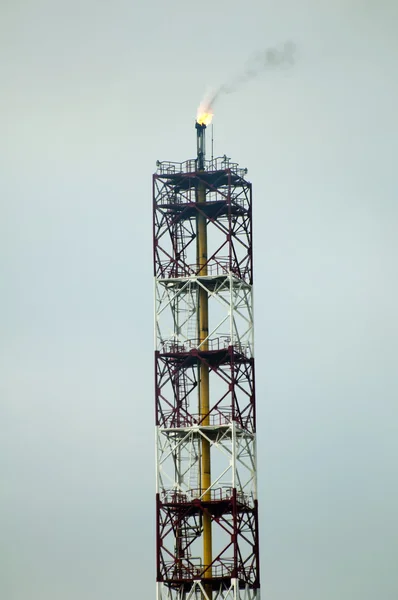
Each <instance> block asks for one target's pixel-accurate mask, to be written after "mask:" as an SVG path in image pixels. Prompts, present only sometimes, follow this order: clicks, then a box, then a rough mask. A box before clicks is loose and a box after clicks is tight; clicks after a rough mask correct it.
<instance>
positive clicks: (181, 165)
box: [156, 155, 247, 178]
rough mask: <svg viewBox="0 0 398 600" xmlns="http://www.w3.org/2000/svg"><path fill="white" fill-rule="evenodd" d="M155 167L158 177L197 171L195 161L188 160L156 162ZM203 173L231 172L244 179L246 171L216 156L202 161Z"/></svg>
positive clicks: (226, 158) (225, 158) (236, 164)
mask: <svg viewBox="0 0 398 600" xmlns="http://www.w3.org/2000/svg"><path fill="white" fill-rule="evenodd" d="M156 166H157V168H158V170H157V172H158V174H159V175H177V174H185V173H195V172H196V171H198V168H197V160H195V159H189V160H186V161H184V162H171V161H166V160H164V161H159V160H158V161H157V163H156ZM204 171H206V172H207V173H213V172H216V171H231V172H232V173H234V174H235V175H237V176H238V177H242V178H243V177H245V175H246V173H247V169H242V168H240V167H239V165H238V163H235V162H232V161H231V160H230V159H229V158H228V157H227V156H225V155H224V156H218V157H217V158H213V159H212V160H205V161H204Z"/></svg>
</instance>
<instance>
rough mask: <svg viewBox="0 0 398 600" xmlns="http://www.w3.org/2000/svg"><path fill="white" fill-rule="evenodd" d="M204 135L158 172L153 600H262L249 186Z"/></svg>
mask: <svg viewBox="0 0 398 600" xmlns="http://www.w3.org/2000/svg"><path fill="white" fill-rule="evenodd" d="M195 126H196V139H197V156H196V158H195V159H192V160H187V161H185V162H182V163H174V162H159V161H158V163H157V172H156V173H155V174H154V175H153V265H154V276H155V415H156V545H157V548H156V569H157V584H156V585H157V596H156V597H157V600H222V599H229V600H254V599H256V600H258V599H259V597H260V578H259V540H258V504H257V484H256V479H257V473H256V404H255V385H254V347H253V291H252V286H253V260H252V247H253V246H252V186H251V183H250V182H249V181H247V179H246V173H247V170H246V169H241V168H239V166H238V165H237V164H236V163H233V162H231V160H230V159H229V158H227V157H226V156H223V157H220V158H215V159H213V158H212V159H211V160H206V152H205V134H206V124H205V123H203V122H202V121H201V120H200V119H198V121H197V122H196V124H195Z"/></svg>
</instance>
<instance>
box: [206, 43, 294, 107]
mask: <svg viewBox="0 0 398 600" xmlns="http://www.w3.org/2000/svg"><path fill="white" fill-rule="evenodd" d="M295 49H296V47H295V44H294V43H293V42H285V44H283V46H282V47H279V48H278V47H274V48H267V49H265V50H262V51H261V52H256V53H255V54H254V55H253V56H252V57H251V58H249V60H248V61H247V62H246V65H245V67H244V69H243V70H242V71H241V72H240V73H238V74H237V75H236V76H234V77H232V78H231V80H229V81H227V82H225V83H223V84H222V85H220V86H219V87H218V88H217V89H216V91H215V92H213V93H212V94H210V95H209V96H208V97H207V99H206V100H205V101H204V102H203V104H202V105H204V106H206V107H207V109H209V111H211V109H212V108H213V106H214V104H215V102H216V101H217V100H218V99H219V97H220V96H222V95H224V94H233V93H234V92H236V91H237V90H238V89H239V88H240V87H241V86H242V85H244V84H245V83H247V82H249V81H251V80H252V79H255V78H256V77H258V76H259V75H261V74H262V73H263V72H264V71H267V70H270V69H277V68H280V67H282V68H283V67H289V66H292V65H293V64H294V52H295Z"/></svg>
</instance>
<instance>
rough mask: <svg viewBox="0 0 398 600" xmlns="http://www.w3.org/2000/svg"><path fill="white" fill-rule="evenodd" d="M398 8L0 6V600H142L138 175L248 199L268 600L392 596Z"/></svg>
mask: <svg viewBox="0 0 398 600" xmlns="http://www.w3.org/2000/svg"><path fill="white" fill-rule="evenodd" d="M397 29H398V4H397V2H396V1H394V0H390V1H387V0H380V1H376V0H363V1H362V2H361V1H359V0H357V1H354V0H351V1H350V0H345V1H343V0H335V1H334V2H332V1H330V0H328V1H326V0H279V1H278V2H277V1H276V0H272V1H271V0H268V1H266V2H262V0H252V1H249V2H237V1H236V0H230V2H228V3H227V2H220V1H219V0H213V1H210V0H205V1H204V2H202V3H196V4H194V3H190V2H182V0H178V1H173V0H171V1H170V2H160V1H159V0H155V1H154V2H142V3H141V2H138V1H137V0H129V1H127V0H114V1H113V2H104V1H98V0H96V1H94V0H79V1H77V0H68V2H67V1H66V0H35V1H33V0H26V1H25V2H22V1H20V0H2V1H1V4H0V78H1V79H0V82H1V93H0V201H1V209H2V218H1V224H0V228H1V231H0V245H1V250H0V255H1V256H0V261H1V279H0V286H1V291H0V335H1V338H0V353H1V357H0V358H1V363H0V369H1V380H0V386H1V387H0V395H1V399H0V411H1V412H0V423H1V436H0V445H1V448H0V470H1V481H2V485H1V488H2V489H1V496H0V521H1V522H0V526H1V534H0V551H1V555H0V597H1V598H2V599H4V600H110V599H112V600H113V599H117V600H128V599H130V600H131V599H132V598H139V599H140V600H153V598H154V597H155V570H154V569H155V566H154V565H155V541H154V525H155V519H154V516H155V512H154V494H155V489H154V481H155V476H154V432H153V430H154V410H153V404H154V400H153V334H152V331H153V308H152V307H153V299H152V294H153V284H152V263H151V261H152V254H151V245H152V234H151V216H152V215H151V174H152V172H153V171H154V170H155V168H156V165H155V163H156V160H157V159H163V160H185V159H187V158H190V157H193V156H194V153H195V131H194V128H193V126H194V118H195V113H196V107H197V105H198V103H199V101H200V100H201V98H202V96H203V94H204V92H205V91H206V89H207V88H208V87H209V86H217V85H218V84H219V83H222V82H223V81H225V80H226V79H228V78H230V77H233V76H234V75H236V73H237V72H239V70H240V69H241V67H242V66H243V65H244V63H245V61H246V59H247V58H248V57H249V56H252V55H253V54H254V53H256V52H259V51H261V50H264V49H265V48H267V47H270V46H273V45H278V44H283V43H284V42H285V41H286V40H292V41H294V43H295V44H296V48H297V50H296V62H295V65H294V66H293V67H292V68H290V69H281V70H274V71H268V72H265V73H263V74H262V75H261V76H260V77H258V78H257V79H256V80H253V81H251V82H249V83H247V84H246V85H244V86H242V87H241V88H240V89H239V90H237V91H236V93H234V94H231V95H225V96H223V97H220V99H219V102H218V104H216V106H215V118H214V127H215V129H214V131H215V152H216V154H219V155H222V154H224V153H226V154H227V155H228V156H230V157H232V158H233V159H234V160H236V161H238V162H239V163H240V164H241V166H242V167H247V168H248V169H249V172H248V178H249V179H250V180H251V181H252V182H253V186H254V210H255V248H254V250H255V253H254V259H255V306H256V321H255V331H256V360H257V374H258V375H257V402H258V423H259V434H258V435H259V443H258V454H259V456H258V466H259V501H260V519H261V566H262V573H261V576H262V589H263V592H262V593H263V599H264V598H265V599H266V600H319V599H320V598H322V600H357V599H358V600H375V598H376V599H380V600H397V598H398V570H397V553H398V525H397V517H396V514H397V503H398V481H397V463H398V461H397V455H398V425H397V424H398V414H397V413H398V410H397V391H398V383H397V356H398V343H397V334H398V325H397V287H398V283H397V267H396V262H397V250H398V248H397V190H398V175H397V167H396V164H397V163H396V161H397V155H398V117H397V98H398V69H397V64H398V38H397Z"/></svg>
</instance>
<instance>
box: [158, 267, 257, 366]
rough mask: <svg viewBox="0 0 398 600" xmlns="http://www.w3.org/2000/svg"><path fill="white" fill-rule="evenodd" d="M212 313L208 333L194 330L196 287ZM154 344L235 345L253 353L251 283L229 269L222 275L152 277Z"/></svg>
mask: <svg viewBox="0 0 398 600" xmlns="http://www.w3.org/2000/svg"><path fill="white" fill-rule="evenodd" d="M199 289H202V290H205V291H206V293H207V296H208V302H209V312H210V314H211V315H212V320H211V322H210V329H209V334H208V336H207V337H206V338H205V339H204V340H201V341H199V339H198V332H197V304H198V291H199ZM155 337H156V339H155V348H156V349H157V350H160V351H163V352H170V351H171V352H172V351H180V352H184V351H186V350H187V349H192V348H198V349H200V348H201V347H204V346H205V345H207V346H208V347H210V349H213V350H215V349H217V350H219V349H220V348H226V347H228V346H233V347H235V348H236V349H237V350H238V351H239V352H241V353H242V354H245V355H246V356H253V298H252V286H251V285H250V284H248V283H246V282H245V281H244V280H242V279H239V278H237V277H236V276H235V275H233V274H232V273H231V272H230V273H229V274H228V275H222V276H213V277H212V276H206V277H197V276H195V275H192V276H191V277H188V278H185V277H182V278H170V279H155Z"/></svg>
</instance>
